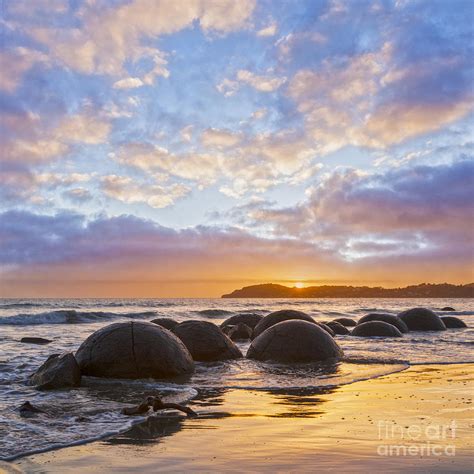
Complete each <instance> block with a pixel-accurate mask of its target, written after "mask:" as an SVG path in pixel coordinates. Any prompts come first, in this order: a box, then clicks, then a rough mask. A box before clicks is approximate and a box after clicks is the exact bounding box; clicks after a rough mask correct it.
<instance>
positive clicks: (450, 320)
mask: <svg viewBox="0 0 474 474" xmlns="http://www.w3.org/2000/svg"><path fill="white" fill-rule="evenodd" d="M441 321H443V323H444V325H445V326H446V327H447V328H448V329H462V328H467V324H466V323H465V322H464V321H463V320H462V319H459V318H456V317H454V316H442V317H441Z"/></svg>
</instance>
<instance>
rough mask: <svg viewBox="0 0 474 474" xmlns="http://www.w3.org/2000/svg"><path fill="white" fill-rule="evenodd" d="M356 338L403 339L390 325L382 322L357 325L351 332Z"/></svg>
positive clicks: (396, 329)
mask: <svg viewBox="0 0 474 474" xmlns="http://www.w3.org/2000/svg"><path fill="white" fill-rule="evenodd" d="M351 336H357V337H403V334H402V333H401V332H400V331H399V330H398V328H396V327H395V326H393V325H392V324H389V323H385V322H383V321H367V322H366V323H361V324H358V325H357V326H356V327H355V328H354V329H353V330H352V332H351Z"/></svg>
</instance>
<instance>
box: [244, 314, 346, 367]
mask: <svg viewBox="0 0 474 474" xmlns="http://www.w3.org/2000/svg"><path fill="white" fill-rule="evenodd" d="M342 356H343V352H342V349H341V348H340V347H339V346H338V345H337V343H336V342H335V341H334V339H333V338H332V337H331V336H330V335H329V334H328V333H327V332H326V331H324V329H321V328H320V327H319V326H318V325H317V324H314V323H311V322H308V321H305V320H297V319H296V320H295V319H293V320H288V321H283V322H280V323H277V324H274V325H272V326H271V327H269V328H268V329H266V330H265V331H263V332H262V333H261V334H260V335H259V336H258V337H256V338H255V339H254V340H253V341H252V344H250V347H249V350H248V352H247V357H248V358H250V359H257V360H264V361H266V360H272V361H275V362H319V361H325V360H328V359H339V358H340V357H342Z"/></svg>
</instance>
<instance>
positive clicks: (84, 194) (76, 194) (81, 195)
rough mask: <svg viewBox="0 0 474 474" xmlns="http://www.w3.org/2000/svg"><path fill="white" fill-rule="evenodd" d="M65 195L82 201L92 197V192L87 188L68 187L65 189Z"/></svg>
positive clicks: (76, 200) (79, 201) (75, 200)
mask: <svg viewBox="0 0 474 474" xmlns="http://www.w3.org/2000/svg"><path fill="white" fill-rule="evenodd" d="M63 196H64V197H65V198H67V199H70V200H71V201H73V202H76V203H82V202H86V201H90V200H91V199H92V193H91V192H90V191H89V190H88V189H85V188H73V189H68V190H67V191H64V193H63Z"/></svg>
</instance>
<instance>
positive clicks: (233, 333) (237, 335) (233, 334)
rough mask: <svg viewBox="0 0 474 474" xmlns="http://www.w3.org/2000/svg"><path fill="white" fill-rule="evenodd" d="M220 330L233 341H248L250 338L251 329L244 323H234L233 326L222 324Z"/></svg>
mask: <svg viewBox="0 0 474 474" xmlns="http://www.w3.org/2000/svg"><path fill="white" fill-rule="evenodd" d="M222 332H223V333H224V334H225V335H227V336H228V337H230V338H231V339H232V340H233V341H248V340H249V339H251V338H252V332H253V331H252V329H251V328H249V327H248V326H247V325H246V324H244V323H238V324H234V325H233V326H230V325H229V326H224V327H223V328H222Z"/></svg>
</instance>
